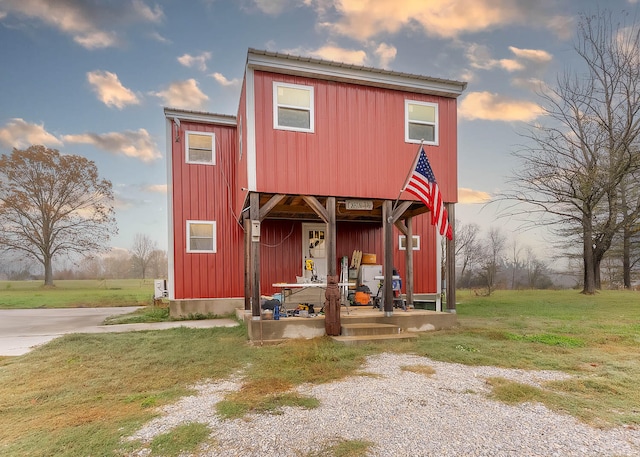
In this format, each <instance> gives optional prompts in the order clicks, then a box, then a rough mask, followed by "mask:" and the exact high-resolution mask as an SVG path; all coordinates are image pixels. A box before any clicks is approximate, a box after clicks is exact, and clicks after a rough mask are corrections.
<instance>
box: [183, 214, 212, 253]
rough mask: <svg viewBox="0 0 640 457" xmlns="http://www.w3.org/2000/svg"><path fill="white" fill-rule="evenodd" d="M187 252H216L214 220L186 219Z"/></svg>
mask: <svg viewBox="0 0 640 457" xmlns="http://www.w3.org/2000/svg"><path fill="white" fill-rule="evenodd" d="M187 252H207V253H215V252H216V223H215V221H187Z"/></svg>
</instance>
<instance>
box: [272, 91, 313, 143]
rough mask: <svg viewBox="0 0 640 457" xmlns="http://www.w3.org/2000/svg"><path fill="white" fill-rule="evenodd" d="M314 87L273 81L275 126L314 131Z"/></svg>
mask: <svg viewBox="0 0 640 457" xmlns="http://www.w3.org/2000/svg"><path fill="white" fill-rule="evenodd" d="M313 98H314V97H313V87H312V86H301V85H298V84H286V83H280V82H275V81H274V82H273V128H274V129H278V130H293V131H296V132H309V133H313V131H314V123H315V116H314V108H313V106H314V102H313Z"/></svg>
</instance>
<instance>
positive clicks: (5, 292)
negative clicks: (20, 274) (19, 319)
mask: <svg viewBox="0 0 640 457" xmlns="http://www.w3.org/2000/svg"><path fill="white" fill-rule="evenodd" d="M152 302H153V281H152V280H146V281H143V280H141V279H105V280H65V281H54V287H44V285H43V282H42V281H0V309H18V308H21V309H27V308H78V307H87V308H88V307H101V306H144V305H149V304H151V303H152Z"/></svg>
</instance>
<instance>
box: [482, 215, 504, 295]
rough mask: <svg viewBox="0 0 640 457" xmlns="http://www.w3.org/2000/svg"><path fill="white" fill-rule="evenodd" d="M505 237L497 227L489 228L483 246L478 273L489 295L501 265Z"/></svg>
mask: <svg viewBox="0 0 640 457" xmlns="http://www.w3.org/2000/svg"><path fill="white" fill-rule="evenodd" d="M506 242H507V237H506V236H505V235H504V234H503V233H502V231H501V230H500V229H499V228H497V227H491V228H490V229H489V233H488V234H487V238H486V240H485V244H484V253H483V256H482V261H481V268H480V271H479V275H480V277H482V278H483V279H484V282H485V285H486V286H487V293H488V294H489V295H491V293H492V292H493V290H494V289H495V285H496V279H497V277H498V271H499V269H500V265H501V264H502V253H503V251H504V247H505V244H506Z"/></svg>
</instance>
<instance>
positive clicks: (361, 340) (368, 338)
mask: <svg viewBox="0 0 640 457" xmlns="http://www.w3.org/2000/svg"><path fill="white" fill-rule="evenodd" d="M417 337H418V335H416V334H415V333H395V334H391V335H361V336H342V335H341V336H332V337H331V338H332V339H333V340H334V341H336V342H338V343H342V344H353V345H356V344H368V343H381V342H384V341H407V340H412V339H414V338H417Z"/></svg>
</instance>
